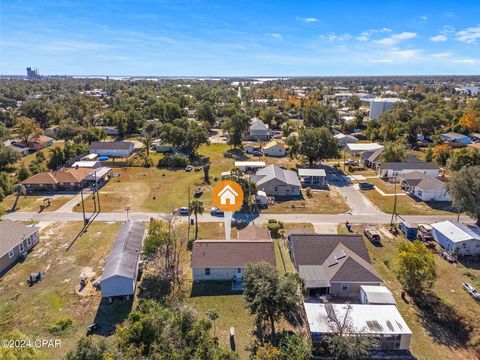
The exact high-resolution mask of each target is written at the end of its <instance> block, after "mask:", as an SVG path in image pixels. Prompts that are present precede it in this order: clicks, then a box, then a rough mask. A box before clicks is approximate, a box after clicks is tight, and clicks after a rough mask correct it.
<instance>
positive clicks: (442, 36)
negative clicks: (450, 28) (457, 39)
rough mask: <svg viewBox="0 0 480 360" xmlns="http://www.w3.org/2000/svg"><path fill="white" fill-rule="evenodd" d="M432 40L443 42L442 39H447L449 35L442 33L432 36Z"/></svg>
mask: <svg viewBox="0 0 480 360" xmlns="http://www.w3.org/2000/svg"><path fill="white" fill-rule="evenodd" d="M430 40H432V41H435V42H442V41H447V40H448V37H447V36H446V35H442V34H440V35H436V36H432V37H431V38H430Z"/></svg>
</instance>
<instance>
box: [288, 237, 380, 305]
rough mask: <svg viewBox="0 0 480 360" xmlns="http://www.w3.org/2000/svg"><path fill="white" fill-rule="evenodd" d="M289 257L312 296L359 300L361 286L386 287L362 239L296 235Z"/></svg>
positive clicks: (290, 240)
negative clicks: (325, 295) (330, 295)
mask: <svg viewBox="0 0 480 360" xmlns="http://www.w3.org/2000/svg"><path fill="white" fill-rule="evenodd" d="M287 239H288V247H289V251H290V257H291V259H292V262H293V264H294V266H295V268H296V269H297V271H298V273H299V274H300V277H301V278H302V279H303V280H304V286H305V290H306V292H307V293H308V294H309V295H324V294H332V295H335V296H341V297H349V298H357V299H358V297H359V296H360V286H362V285H383V281H382V279H381V277H380V275H379V274H378V272H377V271H376V270H375V268H374V267H373V266H372V264H371V262H370V257H369V255H368V251H367V247H366V246H365V242H364V240H363V237H362V236H361V235H337V234H315V233H294V234H289V235H288V236H287Z"/></svg>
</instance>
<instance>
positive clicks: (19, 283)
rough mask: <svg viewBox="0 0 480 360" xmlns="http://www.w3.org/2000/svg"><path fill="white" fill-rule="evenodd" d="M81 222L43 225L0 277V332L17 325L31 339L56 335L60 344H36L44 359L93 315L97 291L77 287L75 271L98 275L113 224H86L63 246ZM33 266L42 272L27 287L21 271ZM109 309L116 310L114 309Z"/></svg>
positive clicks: (69, 342)
mask: <svg viewBox="0 0 480 360" xmlns="http://www.w3.org/2000/svg"><path fill="white" fill-rule="evenodd" d="M81 228H82V224H81V223H72V222H70V223H56V224H51V225H48V226H47V227H46V228H44V229H43V230H42V231H41V233H40V243H39V244H38V245H37V246H36V247H35V248H34V249H33V251H32V252H31V253H30V254H29V255H28V258H27V259H26V261H25V262H23V263H19V264H17V265H16V266H14V267H13V268H12V269H10V271H9V272H7V273H6V275H5V276H3V277H2V278H1V279H0V289H1V290H0V310H1V313H2V316H1V317H0V333H2V334H6V333H8V332H10V331H12V330H14V329H17V330H19V331H20V332H22V333H23V334H25V335H26V336H28V337H29V338H30V339H32V340H33V339H61V341H62V347H61V348H60V349H54V350H46V349H45V350H41V354H40V355H43V356H45V358H47V359H53V358H56V359H58V358H61V357H63V356H64V355H65V354H66V353H67V352H68V351H69V350H70V349H72V347H73V346H74V345H75V343H76V341H77V340H78V339H79V338H80V337H81V336H83V335H84V334H85V331H86V328H87V326H88V324H90V323H92V322H93V321H94V319H95V317H96V313H97V309H98V307H99V304H100V299H101V295H100V292H99V291H95V289H94V288H93V287H92V285H91V283H88V284H87V286H86V287H85V288H84V289H83V290H82V291H81V292H80V291H79V282H80V277H81V276H86V277H94V278H97V279H98V278H99V277H100V276H101V269H102V267H103V265H104V262H105V260H106V257H107V255H108V253H109V252H110V248H111V245H112V244H113V242H114V240H115V236H116V234H117V231H118V229H119V224H118V223H93V224H91V226H90V227H89V228H88V230H87V232H86V233H84V235H82V236H81V237H79V238H77V239H76V241H75V242H74V243H73V245H72V246H71V247H70V249H69V250H68V251H67V247H68V245H69V244H70V243H71V242H72V240H74V239H75V238H76V236H77V234H78V233H79V231H80V229H81ZM93 248H94V249H95V251H92V249H93ZM36 271H43V272H45V276H44V278H43V280H42V281H40V282H39V283H37V284H35V285H33V286H32V287H29V286H28V285H27V283H26V280H27V277H28V275H29V274H30V273H31V272H36ZM112 308H113V307H112ZM114 312H115V316H116V317H121V316H122V312H119V311H118V309H115V311H114ZM124 314H125V312H123V315H124ZM0 357H1V356H0Z"/></svg>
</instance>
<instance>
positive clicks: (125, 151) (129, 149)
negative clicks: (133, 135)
mask: <svg viewBox="0 0 480 360" xmlns="http://www.w3.org/2000/svg"><path fill="white" fill-rule="evenodd" d="M133 150H134V144H133V143H132V142H129V141H95V142H92V143H91V144H90V152H91V153H92V154H97V155H98V156H108V157H112V158H119V157H121V158H128V157H129V156H130V155H132V153H133Z"/></svg>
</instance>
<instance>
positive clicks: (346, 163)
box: [345, 159, 360, 166]
mask: <svg viewBox="0 0 480 360" xmlns="http://www.w3.org/2000/svg"><path fill="white" fill-rule="evenodd" d="M345 165H353V166H358V165H360V164H359V163H358V161H357V160H355V159H347V160H345Z"/></svg>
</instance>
